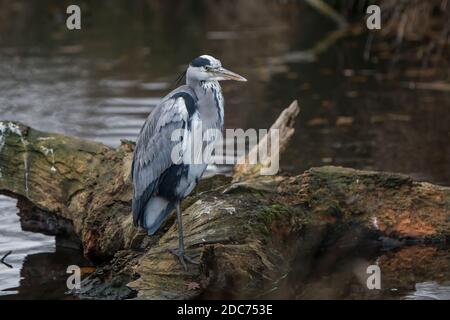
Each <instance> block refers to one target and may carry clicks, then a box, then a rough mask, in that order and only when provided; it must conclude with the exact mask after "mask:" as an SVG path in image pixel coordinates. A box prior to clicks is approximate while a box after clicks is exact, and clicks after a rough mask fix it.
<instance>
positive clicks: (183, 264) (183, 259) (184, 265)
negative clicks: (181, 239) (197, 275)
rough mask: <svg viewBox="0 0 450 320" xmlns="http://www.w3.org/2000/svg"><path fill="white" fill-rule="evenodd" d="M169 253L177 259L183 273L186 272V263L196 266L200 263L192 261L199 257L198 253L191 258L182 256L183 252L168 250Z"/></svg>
mask: <svg viewBox="0 0 450 320" xmlns="http://www.w3.org/2000/svg"><path fill="white" fill-rule="evenodd" d="M169 252H170V253H172V254H173V255H175V256H177V257H178V259H179V260H180V263H181V265H182V266H183V269H184V271H187V264H186V263H187V262H188V263H191V264H196V265H199V264H200V261H196V260H194V259H195V258H197V257H199V256H200V253H197V254H195V255H193V256H187V255H185V254H184V251H181V252H180V251H179V250H176V249H169Z"/></svg>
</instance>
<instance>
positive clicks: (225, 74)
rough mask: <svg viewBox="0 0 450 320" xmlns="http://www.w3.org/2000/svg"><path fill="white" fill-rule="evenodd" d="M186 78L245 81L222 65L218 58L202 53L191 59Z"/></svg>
mask: <svg viewBox="0 0 450 320" xmlns="http://www.w3.org/2000/svg"><path fill="white" fill-rule="evenodd" d="M187 78H188V79H192V80H197V81H223V80H235V81H247V79H245V78H244V77H242V76H240V75H238V74H237V73H234V72H232V71H230V70H227V69H225V68H224V67H222V63H221V62H220V60H218V59H216V58H214V57H211V56H208V55H202V56H200V57H198V58H195V59H194V60H192V62H191V63H190V64H189V68H188V69H187Z"/></svg>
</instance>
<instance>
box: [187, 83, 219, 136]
mask: <svg viewBox="0 0 450 320" xmlns="http://www.w3.org/2000/svg"><path fill="white" fill-rule="evenodd" d="M189 85H190V84H189ZM190 86H191V85H190ZM192 88H193V89H194V91H195V93H196V95H197V98H198V109H199V112H200V114H201V116H202V121H203V122H206V125H207V126H208V127H209V126H211V127H213V126H214V127H222V126H223V114H224V112H223V107H224V100H223V96H222V88H221V87H220V84H219V82H218V81H199V82H198V83H197V84H196V85H195V86H192ZM208 123H209V125H208Z"/></svg>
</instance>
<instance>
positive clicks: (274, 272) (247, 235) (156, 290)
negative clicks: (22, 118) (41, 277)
mask: <svg viewBox="0 0 450 320" xmlns="http://www.w3.org/2000/svg"><path fill="white" fill-rule="evenodd" d="M294 117H295V116H294ZM289 132H290V131H289ZM0 134H1V136H0V192H3V193H7V194H9V195H13V196H15V197H17V198H18V199H19V206H20V207H21V208H22V209H23V210H21V213H20V214H21V222H22V225H23V226H27V228H28V229H33V230H34V231H40V232H45V233H49V234H59V235H61V234H63V235H67V236H69V235H68V234H69V233H71V232H73V233H74V234H75V235H76V236H77V237H79V239H80V240H81V243H82V246H83V250H84V253H85V255H86V256H87V257H88V258H90V259H91V260H93V261H94V262H104V263H105V264H103V265H101V266H99V267H98V269H97V272H96V273H94V274H93V275H92V276H91V277H89V278H88V279H87V280H86V281H85V283H84V286H83V294H84V295H85V296H91V297H97V298H98V297H101V298H111V297H113V298H114V297H115V298H129V297H132V296H134V295H133V293H132V291H131V290H133V291H134V293H135V294H137V297H138V298H142V299H161V298H162V299H190V298H198V297H204V296H207V297H215V298H265V297H274V295H273V293H274V292H277V290H280V288H283V287H284V286H285V285H286V281H289V279H292V276H293V272H294V273H295V275H296V276H299V275H300V274H302V273H301V272H300V271H298V268H299V265H301V266H302V268H303V269H302V270H304V269H305V268H306V267H309V268H311V266H312V264H313V261H314V257H316V256H317V253H318V252H319V251H320V250H321V249H320V248H322V247H323V246H324V245H325V244H326V243H330V242H331V243H339V242H342V241H347V242H348V241H350V242H351V244H352V246H351V247H352V248H353V247H355V246H358V245H359V244H362V243H366V242H367V241H375V242H376V243H377V246H379V247H382V246H393V247H395V246H400V247H404V245H407V244H411V243H413V244H414V245H420V246H424V247H425V249H423V250H431V251H433V250H435V251H436V250H438V249H435V247H434V246H435V244H436V243H440V244H442V243H444V244H445V243H448V239H449V234H450V189H449V188H445V187H440V186H435V185H431V184H428V183H421V182H414V181H412V180H411V179H410V178H409V177H407V176H404V175H400V174H394V173H383V172H369V171H359V170H354V169H348V168H341V167H332V166H328V167H320V168H312V169H310V170H308V171H306V172H304V173H303V174H300V175H297V176H286V175H278V176H258V175H255V174H254V170H253V171H251V170H250V171H249V172H251V174H249V175H246V174H243V172H242V171H239V170H238V171H239V179H232V178H231V177H224V176H220V175H219V176H214V177H211V178H207V179H204V180H203V181H201V183H200V184H199V186H198V187H197V189H196V192H195V193H194V194H193V195H192V196H190V197H189V198H188V199H186V200H185V201H184V203H183V206H184V211H183V215H184V217H183V220H184V221H183V222H184V224H185V235H186V238H185V241H186V248H187V253H188V254H196V253H198V254H200V259H201V264H200V265H199V266H194V265H189V268H188V271H186V272H185V271H184V270H183V269H182V267H181V265H180V264H179V263H178V260H177V259H175V257H174V256H173V255H171V254H170V253H169V252H168V249H171V248H176V247H177V229H176V224H174V219H173V218H172V219H171V220H169V221H167V223H166V224H165V225H164V226H163V228H162V229H161V230H160V231H159V232H158V233H157V234H156V235H154V236H151V237H149V236H146V235H145V233H143V232H142V231H140V230H138V229H136V228H134V227H133V225H132V221H131V214H130V206H131V200H130V199H131V192H132V188H131V183H130V177H129V173H130V164H131V159H132V152H133V148H134V145H133V144H132V143H129V142H123V143H122V144H121V146H120V147H118V148H117V149H112V148H109V147H106V146H104V145H102V144H100V143H96V142H89V141H84V140H81V139H78V138H74V137H68V136H63V135H58V134H50V133H45V132H40V131H37V130H34V129H32V128H29V127H26V126H24V125H22V124H18V123H13V122H5V121H3V122H1V123H0ZM290 134H292V133H291V132H290ZM241 168H242V167H241ZM68 225H70V227H68ZM33 226H34V227H33ZM349 235H351V239H350V240H349V239H347V238H346V237H348V236H349ZM430 248H432V249H430ZM405 250H406V249H405ZM431 251H421V250H419V249H417V250H413V249H410V250H409V251H403V253H402V254H401V255H395V254H393V255H391V256H387V257H385V258H383V259H381V260H380V263H381V264H383V263H385V265H386V268H391V269H393V268H395V265H396V263H398V262H396V261H399V259H400V260H401V259H406V258H405V257H409V258H411V257H412V258H414V255H417V254H419V255H421V252H428V253H429V254H428V256H430V255H431V254H433V252H435V251H433V252H431ZM399 252H400V251H399ZM299 261H301V262H299ZM399 272H400V271H399ZM445 272H446V275H447V276H448V273H449V271H448V270H447V271H445ZM445 272H444V273H445ZM441 273H442V272H441ZM295 275H294V276H295ZM300 280H301V279H300ZM394 280H395V279H393V280H392V281H394ZM126 285H127V286H128V287H129V288H131V289H127V287H126ZM112 287H116V288H118V289H117V290H112V289H111V288H112ZM275 296H276V297H278V296H277V295H276V294H275ZM290 297H292V296H290ZM294 297H295V295H294Z"/></svg>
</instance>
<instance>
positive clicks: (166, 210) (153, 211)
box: [141, 196, 175, 235]
mask: <svg viewBox="0 0 450 320" xmlns="http://www.w3.org/2000/svg"><path fill="white" fill-rule="evenodd" d="M174 207H175V206H174V204H173V203H172V202H170V201H168V200H166V199H164V198H163V197H158V196H156V197H152V198H150V200H149V201H148V202H147V204H146V206H145V210H144V214H143V215H142V218H141V219H142V220H141V225H142V227H144V228H145V229H147V232H148V234H149V235H153V234H154V233H155V232H156V231H157V230H158V229H159V227H160V226H161V224H162V223H163V222H164V221H165V220H166V218H167V216H168V215H169V214H170V213H171V212H172V210H173V209H174Z"/></svg>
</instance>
